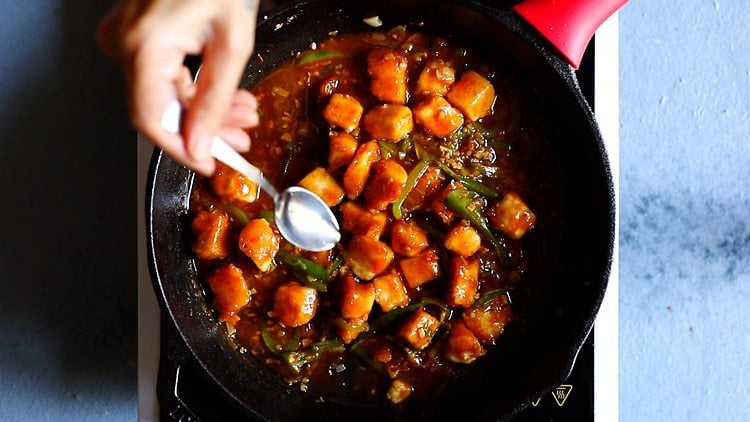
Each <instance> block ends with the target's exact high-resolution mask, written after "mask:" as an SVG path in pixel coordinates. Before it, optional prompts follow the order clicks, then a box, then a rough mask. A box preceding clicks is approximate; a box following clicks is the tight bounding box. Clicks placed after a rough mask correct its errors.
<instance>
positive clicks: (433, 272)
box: [399, 249, 440, 289]
mask: <svg viewBox="0 0 750 422" xmlns="http://www.w3.org/2000/svg"><path fill="white" fill-rule="evenodd" d="M399 267H400V268H401V273H402V274H403V275H404V278H405V279H406V284H407V285H408V286H409V287H411V288H412V289H416V288H417V287H419V286H421V285H422V284H424V283H427V282H429V281H432V280H434V279H436V278H438V277H439V276H440V265H439V257H438V254H437V252H436V251H435V250H434V249H427V250H426V251H424V252H422V253H420V254H419V255H417V256H414V257H411V258H403V259H401V260H400V261H399Z"/></svg>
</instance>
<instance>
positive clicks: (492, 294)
mask: <svg viewBox="0 0 750 422" xmlns="http://www.w3.org/2000/svg"><path fill="white" fill-rule="evenodd" d="M504 294H508V289H506V288H499V289H494V290H490V291H488V292H487V293H485V294H483V295H482V296H480V297H479V299H477V301H476V302H474V305H473V306H476V307H481V306H484V305H486V304H487V303H488V302H489V301H491V300H492V299H494V298H496V297H498V296H502V295H504Z"/></svg>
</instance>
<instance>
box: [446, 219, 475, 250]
mask: <svg viewBox="0 0 750 422" xmlns="http://www.w3.org/2000/svg"><path fill="white" fill-rule="evenodd" d="M443 246H445V249H448V250H449V251H451V252H453V253H456V254H458V255H462V256H472V255H474V254H475V253H477V251H478V250H479V248H480V247H481V246H482V238H481V237H480V236H479V232H478V231H477V229H475V228H474V226H472V225H471V223H469V222H468V221H466V220H461V222H460V223H458V224H456V225H455V226H453V227H452V228H451V229H450V230H449V231H448V233H447V234H446V235H445V240H444V241H443Z"/></svg>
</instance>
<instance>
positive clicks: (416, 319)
mask: <svg viewBox="0 0 750 422" xmlns="http://www.w3.org/2000/svg"><path fill="white" fill-rule="evenodd" d="M439 327H440V321H438V319H437V318H435V317H434V316H432V315H430V314H429V313H428V312H426V311H425V310H424V309H422V308H417V309H415V310H414V312H412V314H411V315H410V316H409V318H408V319H407V320H406V321H405V322H404V324H403V325H402V326H401V327H400V328H399V330H398V333H397V334H398V336H399V337H400V338H402V339H403V340H404V341H406V343H408V344H409V345H410V346H411V347H413V348H414V349H417V350H422V349H424V348H425V347H427V346H429V344H430V342H431V341H432V337H433V336H434V335H435V333H436V332H437V330H438V328H439Z"/></svg>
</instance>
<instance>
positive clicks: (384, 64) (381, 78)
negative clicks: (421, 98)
mask: <svg viewBox="0 0 750 422" xmlns="http://www.w3.org/2000/svg"><path fill="white" fill-rule="evenodd" d="M408 66H409V62H408V60H407V58H406V56H405V55H404V54H402V53H400V52H398V51H396V50H392V49H390V48H384V47H376V48H373V49H372V50H371V51H370V53H369V54H368V55H367V73H368V74H369V75H370V92H372V95H374V96H375V97H376V98H378V99H379V100H380V101H385V102H388V103H394V104H406V100H407V89H406V88H407V87H406V79H407V76H408V75H407V71H408Z"/></svg>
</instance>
